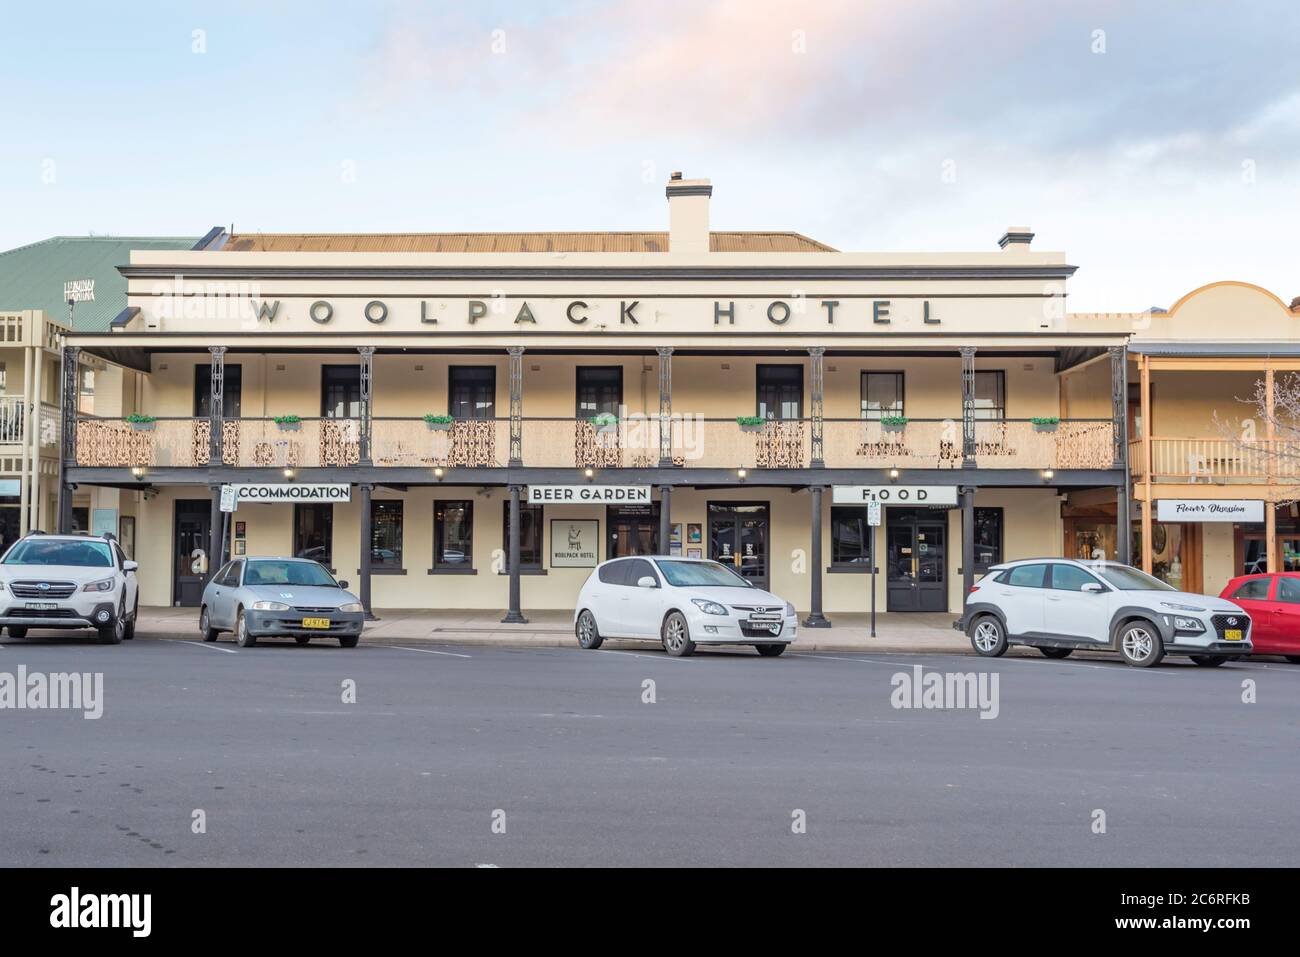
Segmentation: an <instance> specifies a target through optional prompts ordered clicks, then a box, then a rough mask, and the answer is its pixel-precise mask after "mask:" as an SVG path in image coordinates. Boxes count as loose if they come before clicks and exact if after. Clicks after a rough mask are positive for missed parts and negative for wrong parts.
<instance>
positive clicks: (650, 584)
mask: <svg viewBox="0 0 1300 957" xmlns="http://www.w3.org/2000/svg"><path fill="white" fill-rule="evenodd" d="M636 587H637V588H658V587H659V583H658V582H657V581H655V580H654V579H653V578H651V577H650V576H649V575H642V576H641V577H640V578H638V579H637V580H636Z"/></svg>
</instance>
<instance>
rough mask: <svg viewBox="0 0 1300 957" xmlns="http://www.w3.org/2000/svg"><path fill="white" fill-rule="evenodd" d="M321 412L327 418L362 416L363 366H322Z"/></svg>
mask: <svg viewBox="0 0 1300 957" xmlns="http://www.w3.org/2000/svg"><path fill="white" fill-rule="evenodd" d="M320 414H321V417H322V418H326V419H359V418H361V366H330V365H326V366H321V370H320Z"/></svg>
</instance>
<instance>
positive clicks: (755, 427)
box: [740, 422, 763, 432]
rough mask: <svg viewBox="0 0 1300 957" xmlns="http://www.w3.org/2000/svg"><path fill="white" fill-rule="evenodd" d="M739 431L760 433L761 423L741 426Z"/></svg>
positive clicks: (761, 429)
mask: <svg viewBox="0 0 1300 957" xmlns="http://www.w3.org/2000/svg"><path fill="white" fill-rule="evenodd" d="M740 431H742V432H762V431H763V423H761V422H760V423H758V424H757V425H742V426H741V427H740Z"/></svg>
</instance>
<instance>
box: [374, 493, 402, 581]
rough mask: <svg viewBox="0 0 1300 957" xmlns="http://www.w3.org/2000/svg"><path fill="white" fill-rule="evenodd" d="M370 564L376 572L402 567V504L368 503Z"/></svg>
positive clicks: (393, 502) (395, 502) (392, 502)
mask: <svg viewBox="0 0 1300 957" xmlns="http://www.w3.org/2000/svg"><path fill="white" fill-rule="evenodd" d="M370 563H371V565H372V566H373V567H374V568H375V569H376V570H378V571H387V570H389V569H393V570H396V569H399V568H401V567H402V503H401V502H400V501H372V502H371V503H370Z"/></svg>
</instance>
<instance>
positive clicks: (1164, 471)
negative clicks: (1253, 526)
mask: <svg viewBox="0 0 1300 957" xmlns="http://www.w3.org/2000/svg"><path fill="white" fill-rule="evenodd" d="M1150 441H1151V480H1152V481H1153V482H1186V483H1189V484H1192V483H1197V482H1205V483H1213V484H1233V483H1237V484H1251V483H1263V482H1268V481H1269V480H1270V479H1271V480H1273V481H1279V482H1283V483H1285V484H1295V483H1296V482H1297V481H1298V480H1300V448H1298V447H1297V446H1296V445H1295V443H1294V442H1290V441H1286V440H1281V439H1272V440H1270V439H1255V440H1253V441H1250V442H1244V441H1239V440H1237V439H1225V438H1213V439H1206V438H1156V437H1152V439H1151V440H1150ZM1129 471H1130V472H1131V473H1132V475H1133V477H1134V478H1140V479H1145V478H1146V477H1147V476H1146V462H1145V461H1144V455H1143V443H1142V441H1141V440H1140V439H1139V440H1136V441H1133V442H1130V443H1129Z"/></svg>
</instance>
